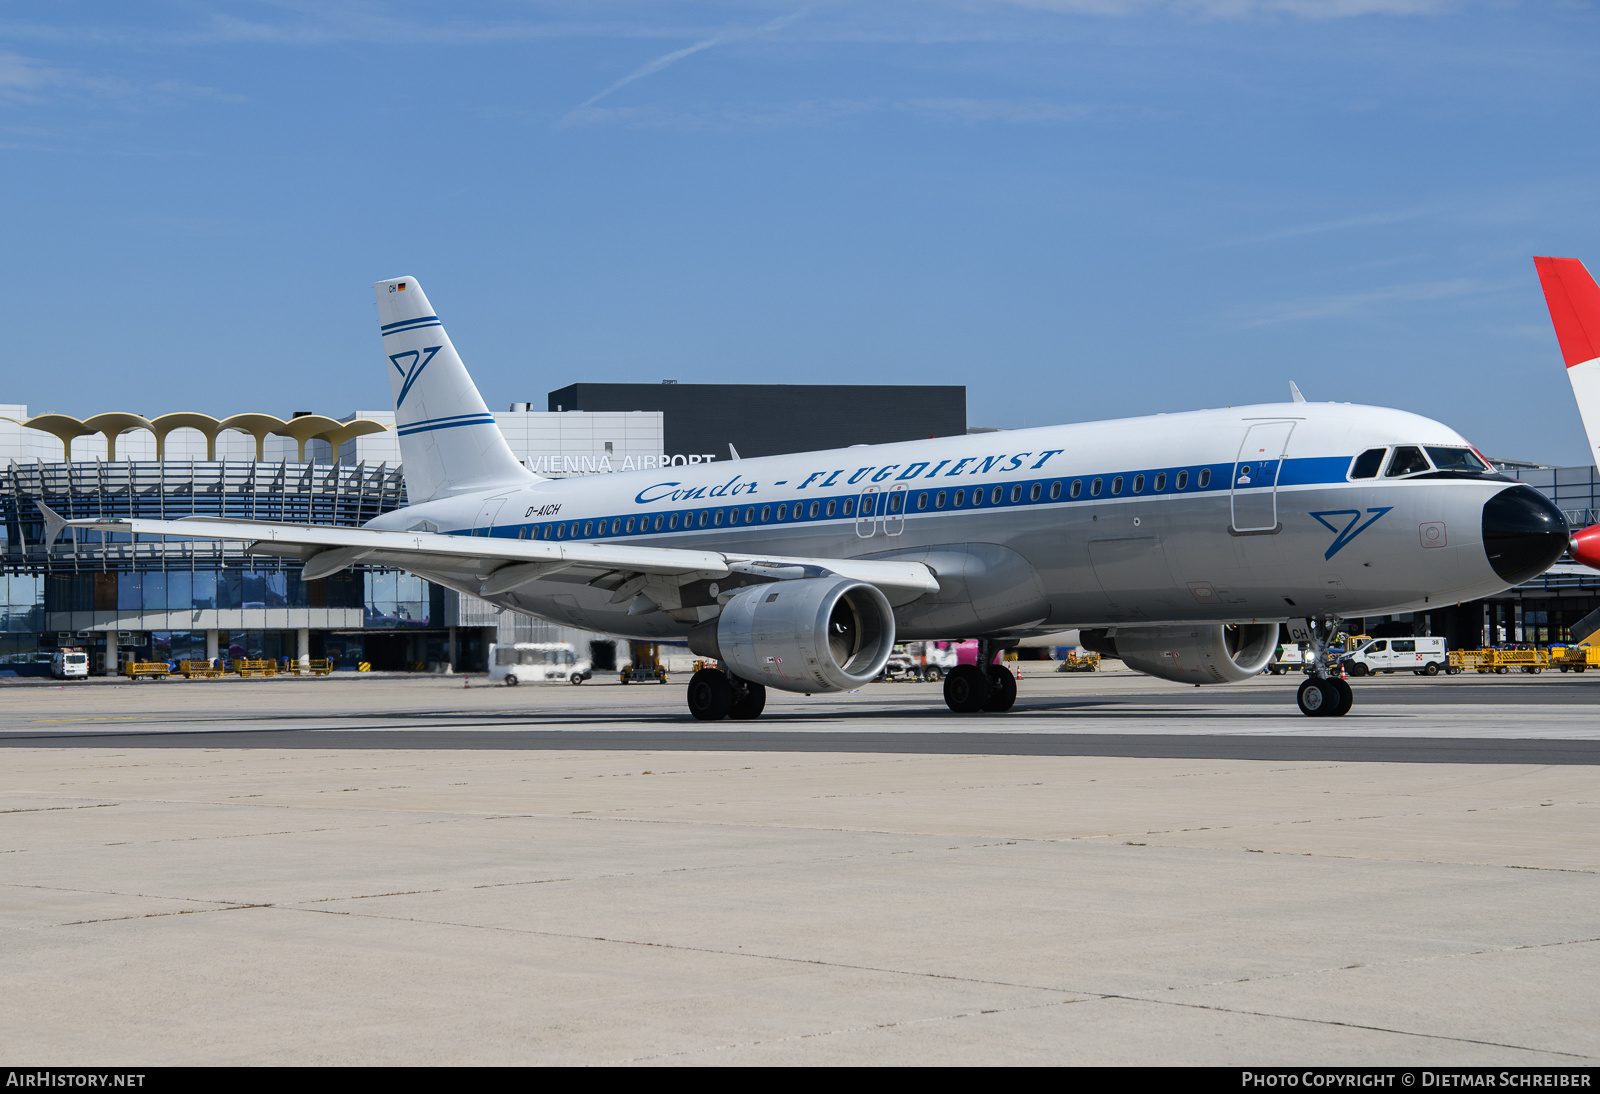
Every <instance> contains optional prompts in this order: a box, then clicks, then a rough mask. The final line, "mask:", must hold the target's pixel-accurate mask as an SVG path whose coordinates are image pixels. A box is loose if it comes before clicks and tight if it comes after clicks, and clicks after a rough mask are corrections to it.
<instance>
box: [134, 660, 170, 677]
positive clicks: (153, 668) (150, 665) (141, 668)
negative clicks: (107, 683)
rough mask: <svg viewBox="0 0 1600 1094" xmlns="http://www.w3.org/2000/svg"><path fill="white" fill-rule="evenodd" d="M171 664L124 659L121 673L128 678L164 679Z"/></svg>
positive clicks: (168, 673)
mask: <svg viewBox="0 0 1600 1094" xmlns="http://www.w3.org/2000/svg"><path fill="white" fill-rule="evenodd" d="M171 673H172V666H171V665H169V664H167V663H166V662H165V661H124V662H123V663H122V675H124V676H126V677H127V678H128V679H130V680H165V679H166V678H167V677H168V676H169V675H171Z"/></svg>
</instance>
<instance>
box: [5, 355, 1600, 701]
mask: <svg viewBox="0 0 1600 1094" xmlns="http://www.w3.org/2000/svg"><path fill="white" fill-rule="evenodd" d="M896 390H897V389H879V388H859V389H854V388H835V387H828V388H822V387H817V388H807V387H802V386H795V385H771V386H766V385H732V386H730V387H728V388H727V389H726V390H723V389H720V388H718V386H716V385H683V386H682V387H681V388H678V389H677V390H674V385H659V386H657V385H576V386H575V387H572V388H566V389H562V390H561V391H559V392H552V393H551V395H550V398H549V405H550V406H551V407H552V409H550V410H546V411H535V410H533V409H531V406H530V404H528V403H519V404H514V405H513V407H512V409H511V410H510V411H508V412H505V413H501V414H496V415H495V417H496V421H497V424H498V425H499V426H500V429H501V431H502V432H503V433H504V435H505V437H506V440H507V442H508V443H509V444H510V446H511V449H512V451H513V452H514V453H516V454H517V456H518V458H519V459H521V460H522V461H523V462H524V463H525V464H526V465H527V466H528V467H529V468H530V470H533V471H534V472H536V473H538V474H541V475H546V476H552V477H561V476H568V475H585V474H605V473H608V472H613V471H632V470H642V469H646V468H650V467H657V466H664V465H670V464H672V463H674V462H677V463H700V462H705V461H708V460H722V459H727V458H728V457H729V445H733V446H734V447H735V448H737V440H744V441H745V443H746V444H747V445H748V446H750V447H751V448H752V449H754V450H753V451H748V452H743V451H742V450H741V453H742V454H743V455H758V454H761V455H765V454H769V450H770V449H772V448H773V447H774V446H776V447H777V448H779V449H782V450H790V451H793V450H798V448H799V447H813V446H807V445H805V438H806V437H808V436H813V435H814V436H825V437H827V438H828V439H829V441H831V442H834V443H839V442H844V441H848V442H849V443H864V442H870V441H878V440H899V439H910V438H915V437H925V436H930V435H950V434H953V433H961V432H966V398H965V391H964V390H963V389H961V388H935V389H928V390H927V391H924V392H922V393H919V394H918V396H917V398H915V399H910V398H903V399H898V400H897V399H895V398H894V397H893V396H894V395H895V393H896ZM571 402H578V403H581V404H584V405H585V406H586V407H587V408H586V409H575V408H574V407H573V406H572V405H571ZM841 406H847V407H851V408H853V409H852V410H851V411H850V413H848V414H845V413H841V412H840V411H839V408H840V407H841ZM696 407H698V408H700V411H701V412H702V413H695V412H694V409H693V408H696ZM751 407H755V408H757V409H756V411H752V410H751V409H750V408H751ZM762 407H765V409H761V408H762ZM556 408H559V409H556ZM851 415H854V417H852V416H851ZM680 419H683V420H684V421H685V424H679V425H677V426H675V425H674V422H677V421H679V420H680ZM752 419H756V420H766V421H776V420H780V419H781V420H782V421H783V422H784V423H785V427H784V431H783V432H782V435H781V436H779V435H778V434H777V433H776V432H769V434H764V435H762V436H760V437H759V438H758V437H756V436H752V435H750V434H749V433H748V432H747V431H748V429H749V426H750V424H751V421H752ZM858 419H859V420H858ZM813 422H814V423H816V426H815V429H812V428H810V426H809V425H808V423H813ZM393 424H394V415H393V412H392V411H387V410H385V411H360V412H356V413H353V414H349V415H346V416H345V417H343V418H338V419H334V418H328V417H323V416H321V415H316V414H309V413H297V414H294V415H291V416H290V417H289V418H278V417H275V416H273V415H268V414H256V413H250V414H239V415H234V416H232V417H229V418H224V419H216V418H211V417H209V416H206V415H199V414H188V413H183V414H168V415H162V416H158V417H154V418H146V417H143V416H141V415H136V414H124V413H113V414H99V415H95V416H94V417H91V418H88V419H83V420H79V419H76V418H72V417H70V416H67V415H63V414H47V415H38V416H33V417H30V416H29V414H28V408H27V407H26V406H21V405H5V404H0V673H7V674H12V673H19V672H36V671H39V669H40V662H41V661H48V659H49V656H50V654H51V653H52V652H53V651H54V650H55V649H57V648H58V647H60V646H76V647H81V648H84V649H85V650H87V652H89V654H90V655H91V656H90V661H91V664H92V665H93V666H94V668H95V669H96V670H97V671H106V670H107V669H109V670H110V671H115V666H116V664H117V663H118V659H119V658H121V659H129V658H134V659H159V660H168V659H184V658H211V657H218V656H221V657H239V656H247V655H248V656H252V657H267V658H273V659H277V658H282V657H289V658H298V657H304V656H309V657H314V658H329V659H331V660H332V661H333V662H334V664H335V665H336V667H339V668H345V669H356V668H359V667H361V666H363V665H365V666H368V667H370V668H373V669H378V670H415V671H444V670H445V669H446V667H447V666H448V667H449V668H450V669H451V670H452V671H458V672H460V671H469V672H470V671H482V670H483V669H484V668H485V667H486V658H487V652H488V647H489V645H490V644H491V643H494V642H511V641H571V642H574V644H576V645H577V646H578V648H579V650H580V652H581V653H582V654H583V655H591V654H592V655H594V656H595V659H596V668H597V669H599V670H602V671H603V670H605V669H608V668H610V667H612V666H611V664H610V663H608V660H609V658H610V657H611V656H614V645H613V644H612V643H610V642H609V641H607V640H605V639H604V638H603V636H598V635H591V634H587V633H583V632H578V631H574V630H571V629H570V628H563V627H558V626H556V625H554V624H546V623H541V622H538V621H535V620H532V619H529V618H527V617H525V616H519V615H515V614H514V613H510V612H505V613H499V612H497V611H496V609H495V608H493V607H492V606H491V605H489V604H487V603H485V602H484V601H481V600H478V599H477V598H475V597H470V596H463V595H459V594H457V593H455V592H454V591H451V590H448V589H444V588H442V587H440V586H436V585H433V584H431V583H429V582H427V581H424V580H422V579H420V578H417V577H413V576H412V575H410V574H406V573H404V572H400V571H395V570H388V569H382V568H376V567H362V566H357V567H353V568H351V569H349V570H346V571H344V572H341V573H339V574H336V575H334V576H333V577H330V578H327V579H323V580H319V581H309V582H307V581H302V580H301V578H300V565H299V563H297V562H294V561H292V560H282V559H272V558H265V557H257V556H252V555H250V554H248V553H247V552H246V551H245V550H243V549H242V548H241V547H240V546H238V545H228V544H220V543H216V542H204V541H202V542H194V541H187V542H185V541H177V540H174V539H173V538H171V537H166V538H164V539H162V538H161V537H139V538H138V539H132V538H130V537H129V536H128V535H126V534H109V535H107V534H101V533H98V532H88V531H84V532H79V533H78V534H74V533H73V531H72V530H69V531H68V532H67V533H65V534H63V535H62V537H61V538H60V539H59V540H58V541H57V542H56V543H55V544H54V545H53V546H52V547H49V548H48V549H47V547H46V545H45V544H44V542H43V540H44V525H43V519H42V515H41V513H40V510H39V508H38V504H39V503H43V504H44V505H46V506H48V507H50V508H51V509H53V510H54V511H55V512H57V513H59V514H61V515H62V516H64V517H68V518H79V517H115V516H123V517H129V516H139V517H151V518H158V519H173V518H177V517H187V516H209V517H219V518H221V517H226V518H228V519H232V520H240V519H244V520H267V521H293V522H309V523H319V524H336V525H345V526H356V525H360V524H363V523H365V522H366V521H369V520H371V519H373V518H374V517H377V516H379V515H380V514H383V513H386V512H389V511H390V510H393V509H396V508H399V507H401V506H403V505H405V504H406V497H405V481H404V477H403V474H402V470H401V467H400V461H399V445H398V439H397V437H396V435H395V432H394V430H393ZM724 434H726V436H724ZM775 437H776V438H777V439H774V438H775ZM674 440H676V441H678V442H679V443H680V444H684V445H688V446H691V447H690V449H689V451H677V450H675V449H673V448H672V444H673V441H674ZM797 446H798V447H797ZM1505 470H1506V471H1507V473H1508V474H1513V475H1516V476H1517V477H1519V478H1521V479H1522V480H1523V481H1525V482H1527V483H1529V484H1530V485H1532V486H1534V487H1536V488H1537V489H1539V490H1541V491H1543V492H1544V493H1545V494H1546V495H1547V496H1549V497H1550V498H1551V499H1552V500H1554V501H1555V502H1556V504H1557V505H1558V506H1560V507H1561V508H1562V509H1563V510H1564V511H1565V512H1566V513H1567V516H1568V519H1569V521H1571V522H1572V523H1573V525H1574V527H1583V526H1586V525H1588V524H1592V523H1594V522H1595V520H1596V518H1597V517H1600V473H1597V472H1596V470H1595V468H1593V467H1588V468H1551V467H1540V466H1534V465H1526V464H1510V465H1506V467H1505ZM147 539H148V540H150V541H149V542H147V541H146V540H147ZM1596 608H1600V573H1595V572H1593V571H1590V570H1588V569H1587V568H1585V567H1582V566H1578V565H1575V564H1558V565H1557V566H1555V567H1554V568H1552V569H1551V570H1550V571H1549V572H1548V573H1546V574H1544V575H1542V576H1541V577H1539V578H1536V579H1534V580H1533V581H1530V582H1528V583H1526V584H1525V585H1523V586H1521V587H1519V588H1517V589H1515V590H1512V591H1511V592H1509V593H1507V594H1505V595H1504V596H1501V597H1498V598H1495V599H1493V600H1489V601H1480V602H1476V603H1471V604H1464V605H1446V606H1441V607H1440V608H1439V609H1437V610H1434V611H1430V612H1426V613H1420V612H1419V613H1414V614H1413V615H1411V616H1397V617H1393V618H1387V617H1386V618H1382V619H1367V620H1359V621H1357V620H1352V621H1351V623H1352V626H1353V627H1354V628H1355V629H1357V630H1365V631H1367V632H1368V633H1411V632H1414V633H1416V634H1433V635H1444V636H1445V637H1446V638H1447V639H1448V641H1449V644H1450V646H1451V647H1452V648H1461V647H1474V646H1478V645H1489V644H1504V643H1522V642H1527V643H1536V644H1540V645H1543V644H1546V643H1549V642H1556V641H1561V640H1564V639H1566V638H1567V637H1568V628H1570V627H1571V625H1572V624H1574V623H1575V622H1577V620H1579V619H1580V618H1582V617H1583V616H1585V615H1587V614H1588V613H1590V612H1592V611H1594V610H1595V609H1596ZM1378 628H1384V630H1383V631H1381V632H1380V631H1379V630H1378ZM953 637H954V636H953Z"/></svg>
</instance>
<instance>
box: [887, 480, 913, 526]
mask: <svg viewBox="0 0 1600 1094" xmlns="http://www.w3.org/2000/svg"><path fill="white" fill-rule="evenodd" d="M907 497H908V495H907V494H906V484H905V483H903V482H897V483H895V484H894V485H893V486H891V487H889V492H888V494H886V495H884V506H883V534H884V535H886V536H898V535H899V534H900V533H901V532H904V531H905V530H906V499H907Z"/></svg>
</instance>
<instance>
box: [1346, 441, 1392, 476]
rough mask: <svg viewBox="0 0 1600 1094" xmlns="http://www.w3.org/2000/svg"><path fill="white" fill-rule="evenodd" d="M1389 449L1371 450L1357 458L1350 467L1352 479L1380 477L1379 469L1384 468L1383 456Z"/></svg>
mask: <svg viewBox="0 0 1600 1094" xmlns="http://www.w3.org/2000/svg"><path fill="white" fill-rule="evenodd" d="M1387 451H1389V450H1388V449H1387V448H1369V449H1367V450H1366V451H1365V452H1363V453H1361V455H1359V456H1357V457H1356V458H1355V462H1354V463H1352V464H1351V465H1350V477H1351V478H1352V479H1375V478H1377V477H1378V468H1380V467H1382V466H1383V454H1384V453H1385V452H1387Z"/></svg>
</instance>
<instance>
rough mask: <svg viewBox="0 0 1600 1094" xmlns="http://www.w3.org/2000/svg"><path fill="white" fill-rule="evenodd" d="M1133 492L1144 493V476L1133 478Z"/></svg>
mask: <svg viewBox="0 0 1600 1094" xmlns="http://www.w3.org/2000/svg"><path fill="white" fill-rule="evenodd" d="M1133 492H1134V493H1135V494H1142V493H1144V476H1143V475H1135V476H1134V477H1133Z"/></svg>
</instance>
